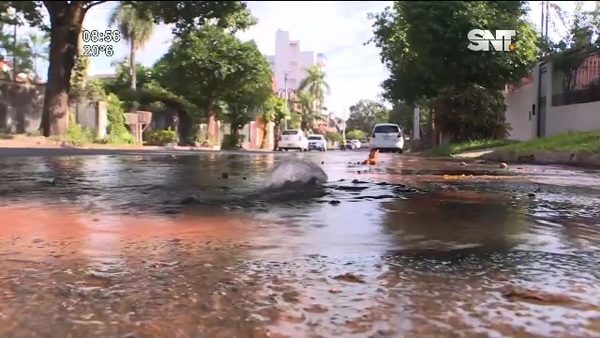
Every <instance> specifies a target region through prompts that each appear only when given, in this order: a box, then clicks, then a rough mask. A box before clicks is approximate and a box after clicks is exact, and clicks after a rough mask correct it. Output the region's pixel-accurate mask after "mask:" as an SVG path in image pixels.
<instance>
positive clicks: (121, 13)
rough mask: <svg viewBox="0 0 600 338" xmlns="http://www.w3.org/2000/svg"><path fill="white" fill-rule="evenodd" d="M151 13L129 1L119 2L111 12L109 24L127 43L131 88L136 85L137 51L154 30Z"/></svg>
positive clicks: (134, 87)
mask: <svg viewBox="0 0 600 338" xmlns="http://www.w3.org/2000/svg"><path fill="white" fill-rule="evenodd" d="M150 14H151V13H150V12H148V11H140V10H139V9H137V7H134V6H133V4H130V3H121V4H119V5H118V6H117V7H116V8H115V9H114V11H113V12H112V13H111V15H110V18H109V25H110V26H117V27H118V28H119V31H120V32H121V34H122V36H123V39H125V41H127V42H128V43H129V67H130V68H129V69H130V71H131V89H133V90H135V89H136V85H137V81H136V78H137V76H136V75H137V72H136V65H137V63H136V60H137V57H136V56H137V52H138V51H139V50H140V48H142V47H144V44H145V43H146V42H148V40H150V38H151V37H152V33H153V31H154V22H153V21H152V16H151V15H150Z"/></svg>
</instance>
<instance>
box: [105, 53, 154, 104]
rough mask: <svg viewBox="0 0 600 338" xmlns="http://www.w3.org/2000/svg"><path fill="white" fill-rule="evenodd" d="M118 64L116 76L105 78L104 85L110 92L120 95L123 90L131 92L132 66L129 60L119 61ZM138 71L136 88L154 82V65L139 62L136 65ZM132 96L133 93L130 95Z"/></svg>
mask: <svg viewBox="0 0 600 338" xmlns="http://www.w3.org/2000/svg"><path fill="white" fill-rule="evenodd" d="M115 66H116V76H115V78H114V79H110V80H105V81H104V85H105V88H106V91H107V92H108V93H114V94H117V95H118V96H120V95H121V93H123V92H127V93H128V94H129V92H130V89H131V66H130V65H129V62H128V60H125V61H122V62H118V63H116V64H115ZM135 72H136V88H138V89H139V88H142V87H143V86H145V85H146V84H148V83H150V82H152V72H153V68H152V67H145V66H144V65H142V64H141V63H138V64H137V65H136V67H135ZM130 96H131V95H130Z"/></svg>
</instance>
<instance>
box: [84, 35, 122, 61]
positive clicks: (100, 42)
mask: <svg viewBox="0 0 600 338" xmlns="http://www.w3.org/2000/svg"><path fill="white" fill-rule="evenodd" d="M81 40H83V43H84V45H83V55H84V56H88V57H98V56H102V55H105V56H108V57H111V56H113V55H115V49H114V48H115V47H114V44H116V43H117V42H119V41H121V32H119V31H118V30H116V29H107V30H103V31H102V30H97V29H91V30H90V29H84V30H83V31H82V32H81Z"/></svg>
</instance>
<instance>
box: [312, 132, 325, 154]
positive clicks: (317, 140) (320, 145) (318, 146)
mask: <svg viewBox="0 0 600 338" xmlns="http://www.w3.org/2000/svg"><path fill="white" fill-rule="evenodd" d="M308 150H309V151H310V150H318V151H327V140H326V139H325V137H324V136H323V135H318V134H315V135H308Z"/></svg>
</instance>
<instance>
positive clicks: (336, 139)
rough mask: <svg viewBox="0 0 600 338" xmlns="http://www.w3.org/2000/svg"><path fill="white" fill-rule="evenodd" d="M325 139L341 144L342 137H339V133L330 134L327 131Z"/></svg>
mask: <svg viewBox="0 0 600 338" xmlns="http://www.w3.org/2000/svg"><path fill="white" fill-rule="evenodd" d="M325 138H326V139H327V141H329V142H341V141H342V135H340V133H334V132H330V131H328V132H327V133H326V134H325Z"/></svg>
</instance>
